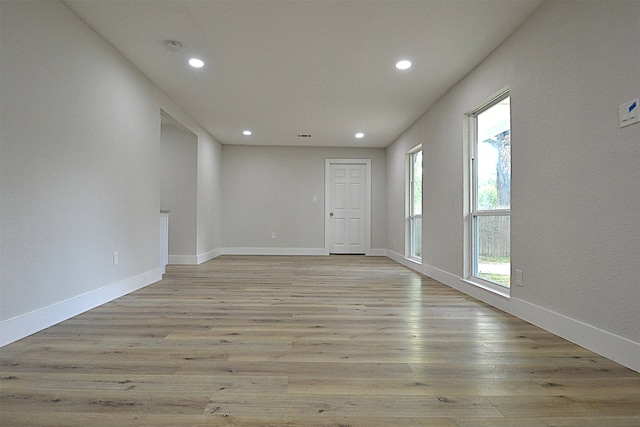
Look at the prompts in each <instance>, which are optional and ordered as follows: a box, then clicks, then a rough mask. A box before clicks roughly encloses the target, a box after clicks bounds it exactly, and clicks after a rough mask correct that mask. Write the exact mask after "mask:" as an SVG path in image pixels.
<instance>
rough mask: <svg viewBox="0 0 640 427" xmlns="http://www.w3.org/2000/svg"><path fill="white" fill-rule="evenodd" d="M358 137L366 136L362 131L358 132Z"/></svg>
mask: <svg viewBox="0 0 640 427" xmlns="http://www.w3.org/2000/svg"><path fill="white" fill-rule="evenodd" d="M356 138H358V139H360V138H364V133H362V132H358V133H356Z"/></svg>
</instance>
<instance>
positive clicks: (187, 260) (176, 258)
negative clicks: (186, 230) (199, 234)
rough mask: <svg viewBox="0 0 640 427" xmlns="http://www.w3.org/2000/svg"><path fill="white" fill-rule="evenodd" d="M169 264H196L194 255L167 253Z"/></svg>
mask: <svg viewBox="0 0 640 427" xmlns="http://www.w3.org/2000/svg"><path fill="white" fill-rule="evenodd" d="M169 264H172V265H197V264H198V257H197V256H196V255H169Z"/></svg>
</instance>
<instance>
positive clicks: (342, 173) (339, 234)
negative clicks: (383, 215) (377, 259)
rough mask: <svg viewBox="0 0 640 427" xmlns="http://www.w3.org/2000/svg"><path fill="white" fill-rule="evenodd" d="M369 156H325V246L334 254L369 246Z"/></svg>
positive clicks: (351, 252) (367, 249)
mask: <svg viewBox="0 0 640 427" xmlns="http://www.w3.org/2000/svg"><path fill="white" fill-rule="evenodd" d="M370 179H371V178H370V160H368V159H365V160H327V182H326V187H327V188H326V192H327V194H326V196H327V197H326V199H325V200H327V206H326V208H327V209H326V211H327V212H326V213H327V217H326V220H325V230H326V231H325V239H326V242H325V246H326V247H327V249H328V252H329V253H333V254H366V253H367V252H368V251H369V249H370V243H369V242H370V227H369V216H370V206H371V204H370V192H371V189H370V186H369V181H370Z"/></svg>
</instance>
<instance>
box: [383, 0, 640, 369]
mask: <svg viewBox="0 0 640 427" xmlns="http://www.w3.org/2000/svg"><path fill="white" fill-rule="evenodd" d="M639 22H640V2H637V1H634V2H631V1H629V2H615V1H614V2H604V1H601V2H547V3H545V4H544V5H543V6H542V7H541V8H540V9H539V10H538V11H537V12H535V13H534V14H533V15H532V17H531V18H530V19H529V20H528V21H527V22H525V24H524V25H523V26H522V27H521V28H520V29H519V30H518V31H516V32H515V33H514V34H513V35H512V36H511V37H510V38H509V39H508V40H507V41H506V42H505V43H504V44H503V45H502V46H501V47H500V48H498V49H497V50H496V51H495V52H494V53H493V54H491V55H490V56H489V57H488V58H487V59H486V60H485V61H484V62H483V63H482V64H481V65H480V66H479V67H477V68H476V69H475V70H474V71H473V72H471V73H470V74H469V75H468V76H467V77H466V78H465V79H463V80H462V81H461V82H459V83H458V84H457V85H455V86H454V87H453V88H451V89H450V90H449V92H448V93H447V94H446V95H445V96H444V97H443V98H442V99H440V100H439V101H438V102H437V103H436V104H435V105H433V106H432V107H431V108H430V109H429V111H428V112H427V113H426V114H425V115H424V116H423V117H422V118H421V119H420V120H419V121H418V122H417V123H416V124H414V125H413V126H412V127H411V128H410V129H409V130H408V131H407V132H406V133H405V134H403V135H402V136H401V137H400V138H399V139H398V140H397V141H396V142H395V143H394V144H393V145H392V146H390V147H389V148H388V150H387V160H388V165H387V167H388V173H389V181H388V185H389V187H388V190H387V194H388V224H387V230H388V242H393V241H394V240H397V241H398V242H403V241H404V210H403V206H404V199H403V198H402V197H400V196H399V195H398V194H399V193H401V192H403V191H404V174H405V163H404V162H405V154H406V151H407V150H408V149H409V148H410V147H412V146H414V145H415V144H417V143H419V142H422V143H423V148H424V159H425V160H424V162H425V164H424V190H423V191H424V194H423V198H424V204H425V206H424V218H423V251H424V255H423V263H424V265H422V266H420V267H418V269H419V270H421V271H423V272H426V273H428V274H431V275H433V276H435V277H437V278H438V279H440V280H443V281H445V282H446V283H448V284H450V285H452V286H454V287H457V288H459V289H462V290H464V291H466V292H468V293H471V294H473V295H474V296H477V297H479V298H481V299H483V300H485V301H487V302H490V303H492V304H494V305H496V306H498V307H500V308H502V309H505V310H507V311H510V312H512V313H514V314H516V315H518V316H520V317H523V318H525V319H527V320H530V321H532V322H534V323H537V324H539V325H541V326H543V327H545V328H547V329H550V330H552V331H554V332H556V333H558V334H560V335H563V336H565V337H567V338H569V339H571V340H573V341H575V342H578V343H579V344H581V345H584V346H586V347H589V348H591V349H594V350H596V351H598V352H600V353H601V354H604V355H606V356H608V357H611V358H613V359H614V360H618V361H620V362H622V363H624V364H626V365H627V366H631V367H633V368H634V369H636V370H640V344H639V343H640V328H639V327H638V325H639V324H640V221H639V215H640V214H639V212H640V190H639V188H640V168H639V164H640V125H632V126H629V127H626V128H622V129H620V128H619V127H618V116H617V112H618V105H619V104H622V103H624V102H626V101H630V100H631V99H633V98H637V97H638V96H639V95H640V49H638V46H639V41H640V26H639V25H638V24H639ZM505 85H508V86H509V87H510V92H511V104H512V138H513V140H512V169H513V170H512V199H511V200H512V223H511V224H512V229H511V235H512V237H511V239H512V242H511V248H512V268H517V269H521V270H523V272H524V287H522V288H520V287H513V288H512V290H511V299H509V300H507V299H504V298H501V297H498V296H495V295H493V294H490V293H488V292H486V291H482V290H479V289H477V288H474V287H471V286H469V285H468V284H466V283H465V282H463V281H462V280H461V279H460V278H461V277H462V276H463V271H464V270H463V267H464V265H463V254H464V251H465V246H464V243H465V242H464V237H463V230H464V206H463V202H464V200H465V199H464V197H465V191H464V184H465V179H464V168H465V167H466V166H467V158H466V157H465V144H464V135H463V121H464V118H463V117H464V114H465V113H467V112H470V111H472V110H473V109H474V108H476V107H478V106H479V105H480V104H481V103H482V102H483V101H486V100H487V98H488V97H489V96H490V95H492V94H494V93H495V92H496V91H498V90H499V89H500V88H502V87H503V86H505ZM389 249H390V250H392V251H393V253H392V254H391V255H392V257H394V258H395V259H399V260H400V259H401V255H403V254H404V253H403V251H402V248H398V247H395V248H394V247H393V246H392V245H389Z"/></svg>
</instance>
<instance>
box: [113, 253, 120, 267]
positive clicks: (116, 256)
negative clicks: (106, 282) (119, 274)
mask: <svg viewBox="0 0 640 427" xmlns="http://www.w3.org/2000/svg"><path fill="white" fill-rule="evenodd" d="M118 264H120V254H119V253H118V251H113V265H118Z"/></svg>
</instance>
